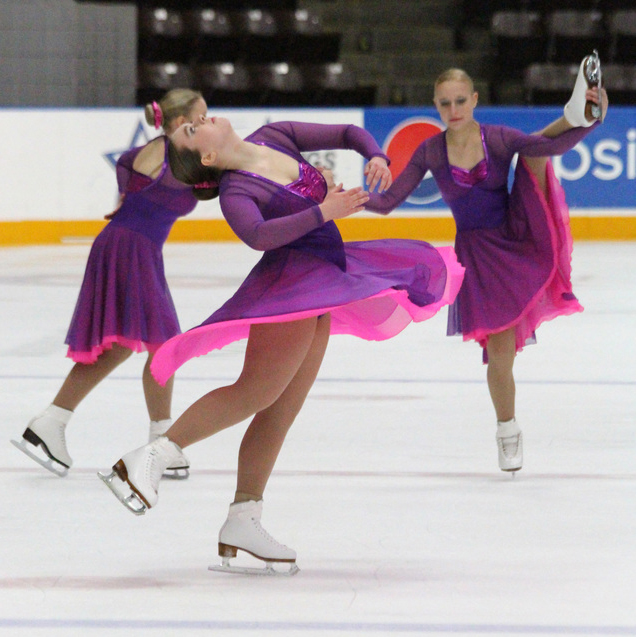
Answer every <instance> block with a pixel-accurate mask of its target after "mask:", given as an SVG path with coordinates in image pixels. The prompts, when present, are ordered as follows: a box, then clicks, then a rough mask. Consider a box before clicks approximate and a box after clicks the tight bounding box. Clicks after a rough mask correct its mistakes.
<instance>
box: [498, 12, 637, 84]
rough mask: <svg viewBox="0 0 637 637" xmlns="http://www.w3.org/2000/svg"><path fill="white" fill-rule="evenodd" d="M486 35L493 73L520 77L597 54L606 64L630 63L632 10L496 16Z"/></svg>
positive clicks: (633, 36) (633, 47)
mask: <svg viewBox="0 0 637 637" xmlns="http://www.w3.org/2000/svg"><path fill="white" fill-rule="evenodd" d="M490 33H491V37H492V40H493V42H494V45H495V49H496V60H497V72H498V74H500V75H504V76H507V77H515V76H521V75H522V73H523V71H524V68H525V67H526V66H528V65H529V64H532V63H541V62H554V63H558V64H559V63H569V62H571V63H572V62H573V61H574V60H578V59H581V58H582V57H584V56H585V55H587V54H588V53H590V52H591V51H592V50H593V49H597V50H598V52H599V54H600V57H601V58H602V60H604V61H605V62H611V63H632V64H634V63H635V10H634V9H633V10H616V11H610V12H608V13H605V14H603V13H601V12H599V11H574V10H566V11H564V10H559V11H553V12H551V13H549V14H548V15H546V16H542V15H541V14H540V13H539V12H536V11H498V12H496V13H494V14H493V16H492V18H491V26H490Z"/></svg>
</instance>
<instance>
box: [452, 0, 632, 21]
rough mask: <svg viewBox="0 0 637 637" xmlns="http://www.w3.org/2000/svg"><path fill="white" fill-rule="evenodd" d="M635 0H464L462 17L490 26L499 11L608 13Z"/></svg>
mask: <svg viewBox="0 0 637 637" xmlns="http://www.w3.org/2000/svg"><path fill="white" fill-rule="evenodd" d="M634 8H635V2H634V0H560V1H559V2H555V0H482V1H481V2H476V1H475V0H462V3H461V9H460V13H461V16H462V17H461V19H460V22H462V23H463V24H465V25H474V26H481V27H486V28H488V27H489V24H490V22H491V17H492V16H493V15H494V14H495V13H497V12H498V11H533V12H537V13H540V14H542V15H548V14H549V13H551V12H552V11H555V10H556V9H559V10H561V11H599V12H601V13H606V12H609V11H617V10H620V9H628V10H630V9H634Z"/></svg>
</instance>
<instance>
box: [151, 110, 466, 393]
mask: <svg viewBox="0 0 637 637" xmlns="http://www.w3.org/2000/svg"><path fill="white" fill-rule="evenodd" d="M246 141H249V142H252V143H254V144H263V145H266V146H268V147H270V148H272V149H274V150H277V151H279V152H281V153H284V154H286V155H288V156H290V157H293V158H294V159H295V160H296V161H298V164H299V177H298V179H297V180H296V181H294V182H292V183H290V184H288V185H285V186H283V185H280V184H278V183H274V182H272V181H270V180H268V179H266V178H264V177H261V176H259V175H256V174H252V173H248V172H244V171H240V170H233V171H226V172H225V173H224V174H223V177H222V179H221V183H220V189H219V193H220V194H219V196H220V202H221V209H222V212H223V215H224V217H225V218H226V220H227V221H228V223H229V225H230V226H231V228H232V229H233V230H234V232H235V233H236V234H237V236H238V237H239V238H240V239H242V240H243V241H244V242H245V243H246V244H247V245H249V246H250V247H252V248H254V249H256V250H263V251H264V255H263V257H262V258H261V260H260V261H259V262H258V263H257V265H256V266H255V267H254V268H253V269H252V271H251V272H250V273H249V275H248V277H247V278H246V279H245V281H244V282H243V283H242V285H241V286H240V287H239V289H238V290H237V292H236V293H235V294H234V295H233V296H232V297H231V298H230V299H229V300H228V301H227V302H226V303H225V304H224V305H223V306H221V307H220V308H219V309H218V310H217V311H216V312H215V313H214V314H212V316H210V317H209V318H207V319H206V320H205V321H204V322H203V323H202V324H201V325H199V326H197V327H194V328H193V329H191V330H189V331H187V332H184V333H183V334H180V335H178V336H175V337H173V338H171V339H170V340H169V341H168V342H167V343H165V344H164V345H163V346H162V347H161V348H160V349H159V350H158V351H157V353H156V354H155V357H154V359H153V362H152V365H151V370H152V372H153V375H154V376H155V378H156V379H157V380H158V382H160V383H165V382H166V381H167V380H168V378H170V376H171V375H172V374H173V373H174V372H175V370H177V369H178V368H179V367H180V366H181V365H183V364H184V363H185V362H186V361H188V360H190V359H191V358H194V357H195V356H201V355H203V354H206V353H207V352H209V351H211V350H213V349H219V348H222V347H224V346H225V345H227V344H228V343H231V342H233V341H237V340H240V339H244V338H247V337H248V335H249V330H250V326H251V325H253V324H256V323H280V322H285V321H294V320H299V319H303V318H307V317H311V316H320V315H322V314H326V313H328V312H329V313H330V314H331V333H332V334H352V335H354V336H358V337H360V338H364V339H367V340H384V339H388V338H391V337H392V336H395V335H396V334H398V333H399V332H400V331H402V330H403V329H404V328H405V327H406V326H407V325H408V324H409V323H410V322H412V321H424V320H426V319H428V318H430V317H431V316H433V315H434V314H436V312H438V310H439V309H440V308H441V307H443V306H444V305H447V304H449V303H451V302H452V301H453V300H454V298H455V297H456V294H457V292H458V290H459V288H460V285H461V282H462V276H463V269H462V267H461V266H460V265H459V264H458V262H457V260H456V257H455V253H454V251H453V249H452V248H451V247H449V248H440V249H435V248H434V247H433V246H431V245H430V244H428V243H425V242H424V241H410V240H401V239H385V240H377V241H361V242H348V243H343V240H342V239H341V236H340V233H339V231H338V228H337V227H336V224H335V223H334V222H332V221H329V222H327V223H325V222H324V221H323V217H322V215H321V211H320V209H319V207H318V206H319V204H320V203H321V202H322V201H323V199H324V198H325V195H326V193H327V185H326V183H325V180H324V178H323V176H322V175H321V174H320V172H319V171H318V170H316V169H315V168H314V167H312V166H311V165H310V164H309V163H307V162H306V161H305V159H304V158H303V156H302V155H301V152H303V151H312V150H322V149H336V148H345V149H351V150H355V151H357V152H358V153H359V154H361V155H362V156H363V157H366V158H367V159H369V158H371V157H373V156H374V155H381V156H383V157H384V155H383V153H382V151H381V149H380V148H379V146H378V144H377V143H376V142H375V140H374V138H373V137H372V136H371V135H370V134H369V133H368V132H367V131H365V130H364V129H362V128H358V127H356V126H347V125H342V126H341V125H321V124H305V123H299V122H277V123H274V124H269V125H266V126H264V127H262V128H260V129H259V130H257V131H256V132H255V133H253V134H251V135H250V136H249V137H247V138H246Z"/></svg>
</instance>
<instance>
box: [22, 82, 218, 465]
mask: <svg viewBox="0 0 637 637" xmlns="http://www.w3.org/2000/svg"><path fill="white" fill-rule="evenodd" d="M206 110H207V106H206V102H205V101H204V99H203V97H202V96H201V94H200V93H198V92H196V91H192V90H189V89H174V90H172V91H169V92H168V93H167V94H166V95H165V96H164V97H163V98H162V99H161V100H160V102H159V103H156V102H153V103H152V104H148V105H147V106H146V108H145V117H146V121H147V122H148V123H149V124H150V125H152V126H154V127H155V128H157V129H163V132H164V134H163V135H160V136H159V137H157V138H155V139H153V140H151V141H150V142H148V144H146V145H145V146H141V147H138V148H133V149H131V150H129V151H127V152H125V153H124V154H123V155H122V156H121V157H120V158H119V160H118V162H117V168H116V172H117V185H118V188H119V192H120V203H119V207H118V208H117V210H116V211H115V212H113V213H111V214H110V215H108V216H107V219H110V222H109V223H108V225H107V226H106V227H105V228H104V229H103V230H102V231H101V232H100V234H99V235H98V236H97V237H96V239H95V241H94V243H93V245H92V247H91V251H90V254H89V257H88V262H87V264H86V271H85V274H84V280H83V282H82V287H81V289H80V293H79V298H78V300H77V305H76V308H75V312H74V313H73V318H72V320H71V325H70V327H69V330H68V334H67V337H66V343H67V344H68V346H69V347H68V353H67V356H68V357H69V358H71V359H72V360H73V361H75V365H74V366H73V367H72V369H71V371H70V373H69V374H68V376H67V378H66V380H65V381H64V383H63V384H62V387H61V388H60V390H59V391H58V393H57V395H56V396H55V398H54V399H53V402H52V403H51V404H50V405H49V406H48V407H47V408H46V409H45V410H44V412H43V413H41V414H40V415H38V416H36V417H35V418H33V419H32V420H31V422H30V423H29V424H28V426H27V428H26V429H25V431H24V433H23V434H22V440H21V441H20V442H15V441H12V442H13V444H14V445H16V446H17V447H18V449H20V450H21V451H23V452H24V453H26V454H27V455H28V456H29V457H30V458H32V459H33V460H35V461H36V462H38V463H39V464H41V465H42V466H44V467H45V468H46V469H49V470H50V471H52V472H54V473H56V474H57V475H59V476H64V475H66V473H67V472H68V469H69V468H70V467H71V465H72V464H73V460H72V459H71V456H70V454H69V451H68V449H67V445H66V435H65V432H66V427H67V425H68V424H69V421H70V420H71V417H72V416H73V413H74V411H75V409H76V408H77V407H78V405H79V404H80V403H81V402H82V400H84V398H86V396H87V395H88V394H89V392H90V391H91V390H92V389H93V388H95V387H96V386H97V385H98V383H100V382H101V381H102V380H103V379H104V378H106V377H107V376H108V375H109V374H110V373H111V372H112V371H113V370H114V369H115V368H116V367H118V366H119V365H120V364H121V363H122V362H123V361H125V360H126V359H127V358H128V357H129V356H130V355H131V354H132V353H133V352H142V351H146V352H148V360H147V362H146V365H145V367H144V371H143V374H142V381H143V389H144V396H145V399H146V406H147V408H148V415H149V418H150V430H149V438H150V440H154V439H155V438H157V436H159V435H161V434H163V433H164V432H165V431H166V430H167V429H168V428H169V427H170V425H171V424H172V420H171V413H170V411H171V399H172V390H173V379H172V378H170V379H168V380H167V381H166V383H165V384H164V385H160V384H159V383H157V382H156V381H155V379H154V378H153V377H152V374H151V373H150V364H151V362H152V360H153V356H154V353H155V352H156V351H157V349H158V348H159V346H160V345H161V344H162V343H164V342H165V341H167V340H168V339H169V338H171V337H172V336H175V335H176V334H178V333H179V332H180V329H179V322H178V320H177V313H176V311H175V307H174V305H173V301H172V298H171V295H170V290H169V289H168V284H167V283H166V277H165V276H164V263H163V257H162V247H163V245H164V242H165V241H166V238H167V237H168V233H169V232H170V229H171V227H172V226H173V224H174V223H175V221H176V220H177V219H178V218H179V217H182V216H184V215H186V214H188V213H189V212H191V211H192V210H193V209H194V208H195V206H196V204H197V199H196V198H195V197H194V196H193V194H192V191H191V189H190V188H189V187H186V186H184V184H182V183H181V182H179V181H177V180H176V179H175V177H173V175H172V172H171V170H170V166H169V165H168V155H167V152H168V135H169V134H171V133H173V132H174V131H175V130H177V129H178V128H179V126H181V125H182V124H184V123H185V122H190V121H194V120H198V119H199V118H200V117H202V116H203V115H205V113H206ZM188 466H189V462H188V459H187V458H186V457H185V456H184V455H181V456H180V457H179V458H176V459H175V461H174V462H173V463H171V466H170V467H169V471H168V474H167V475H169V476H171V477H187V472H188Z"/></svg>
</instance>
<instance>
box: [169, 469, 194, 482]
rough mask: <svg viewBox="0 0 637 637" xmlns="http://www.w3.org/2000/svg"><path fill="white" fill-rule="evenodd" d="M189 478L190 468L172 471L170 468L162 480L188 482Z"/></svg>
mask: <svg viewBox="0 0 637 637" xmlns="http://www.w3.org/2000/svg"><path fill="white" fill-rule="evenodd" d="M189 476H190V470H189V467H179V468H177V469H171V468H170V467H169V468H168V469H166V470H165V471H164V473H163V474H162V478H167V479H168V480H187V479H188V478H189Z"/></svg>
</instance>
